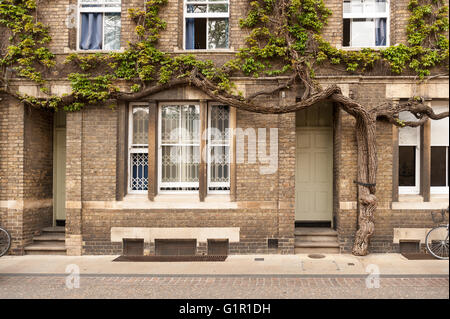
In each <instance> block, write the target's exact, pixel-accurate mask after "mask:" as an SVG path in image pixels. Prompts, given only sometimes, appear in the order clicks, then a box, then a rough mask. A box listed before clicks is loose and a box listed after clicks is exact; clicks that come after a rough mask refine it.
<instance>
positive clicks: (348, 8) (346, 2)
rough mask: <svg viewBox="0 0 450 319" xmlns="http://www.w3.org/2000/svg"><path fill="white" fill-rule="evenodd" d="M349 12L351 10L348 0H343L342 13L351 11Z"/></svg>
mask: <svg viewBox="0 0 450 319" xmlns="http://www.w3.org/2000/svg"><path fill="white" fill-rule="evenodd" d="M351 12H352V7H351V3H350V0H344V13H351Z"/></svg>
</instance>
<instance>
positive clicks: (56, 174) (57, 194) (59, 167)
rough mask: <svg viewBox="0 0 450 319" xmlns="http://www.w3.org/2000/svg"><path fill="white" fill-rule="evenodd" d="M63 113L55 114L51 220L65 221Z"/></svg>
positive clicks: (64, 133) (64, 136) (64, 131)
mask: <svg viewBox="0 0 450 319" xmlns="http://www.w3.org/2000/svg"><path fill="white" fill-rule="evenodd" d="M65 122H66V121H65V113H64V112H62V111H59V112H57V113H56V114H55V121H54V123H55V128H54V131H53V132H54V134H53V219H54V221H55V222H56V221H57V220H58V221H62V220H65V219H66V127H65Z"/></svg>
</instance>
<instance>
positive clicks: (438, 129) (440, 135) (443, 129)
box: [430, 101, 449, 146]
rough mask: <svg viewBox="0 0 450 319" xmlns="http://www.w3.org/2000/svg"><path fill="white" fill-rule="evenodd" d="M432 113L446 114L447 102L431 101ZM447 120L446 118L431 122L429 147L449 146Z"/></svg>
mask: <svg viewBox="0 0 450 319" xmlns="http://www.w3.org/2000/svg"><path fill="white" fill-rule="evenodd" d="M432 107H433V112H434V113H436V114H439V113H442V112H448V101H432ZM448 123H449V119H448V117H446V118H444V119H441V120H435V121H431V123H430V124H431V145H435V146H446V145H449V135H448V130H449V124H448Z"/></svg>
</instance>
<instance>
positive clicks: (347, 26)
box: [342, 19, 351, 47]
mask: <svg viewBox="0 0 450 319" xmlns="http://www.w3.org/2000/svg"><path fill="white" fill-rule="evenodd" d="M350 22H351V20H350V19H344V36H343V38H342V45H343V46H344V47H349V46H350Z"/></svg>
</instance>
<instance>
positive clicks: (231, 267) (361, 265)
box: [0, 254, 449, 276]
mask: <svg viewBox="0 0 450 319" xmlns="http://www.w3.org/2000/svg"><path fill="white" fill-rule="evenodd" d="M323 255H324V258H321V259H314V258H310V257H308V255H307V254H298V255H233V256H229V257H228V258H227V260H226V261H224V262H113V260H114V259H115V258H117V257H118V256H117V255H114V256H45V255H30V256H3V257H1V258H0V274H65V273H66V268H67V267H68V266H69V265H76V266H78V267H79V269H80V273H81V274H122V275H126V274H136V275H344V276H352V275H355V276H356V275H367V274H368V273H373V272H379V273H380V274H381V275H447V276H448V274H449V262H448V260H446V261H444V260H408V259H406V258H405V257H403V256H402V255H400V254H370V255H368V256H364V257H357V256H353V255H350V254H323ZM261 259H263V260H261Z"/></svg>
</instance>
